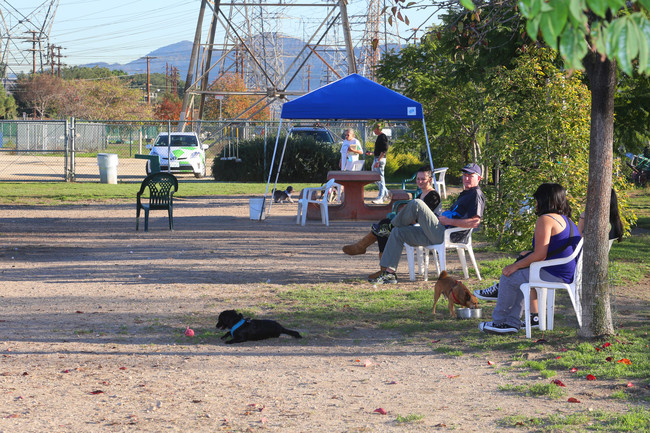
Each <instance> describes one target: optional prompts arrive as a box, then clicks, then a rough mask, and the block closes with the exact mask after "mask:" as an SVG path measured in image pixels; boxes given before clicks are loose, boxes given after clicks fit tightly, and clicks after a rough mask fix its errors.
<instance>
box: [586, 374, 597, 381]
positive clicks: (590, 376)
mask: <svg viewBox="0 0 650 433" xmlns="http://www.w3.org/2000/svg"><path fill="white" fill-rule="evenodd" d="M587 380H596V376H594V375H593V374H588V375H587Z"/></svg>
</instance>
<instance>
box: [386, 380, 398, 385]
mask: <svg viewBox="0 0 650 433" xmlns="http://www.w3.org/2000/svg"><path fill="white" fill-rule="evenodd" d="M387 385H397V382H396V381H394V380H391V381H390V382H388V384H387Z"/></svg>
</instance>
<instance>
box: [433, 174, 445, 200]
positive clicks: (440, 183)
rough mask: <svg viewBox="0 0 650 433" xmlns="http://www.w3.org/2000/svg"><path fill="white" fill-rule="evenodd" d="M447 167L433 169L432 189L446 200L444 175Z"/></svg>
mask: <svg viewBox="0 0 650 433" xmlns="http://www.w3.org/2000/svg"><path fill="white" fill-rule="evenodd" d="M447 170H448V168H447V167H439V168H434V169H433V182H434V184H435V185H434V187H435V188H436V190H437V191H438V192H439V193H440V192H441V191H442V193H441V194H440V195H441V196H442V198H447V185H446V184H445V174H447Z"/></svg>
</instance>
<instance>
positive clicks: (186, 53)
mask: <svg viewBox="0 0 650 433" xmlns="http://www.w3.org/2000/svg"><path fill="white" fill-rule="evenodd" d="M192 45H193V44H192V42H190V41H181V42H177V43H175V44H171V45H167V46H165V47H162V48H158V49H157V50H154V51H152V52H150V53H149V54H147V55H145V56H144V57H141V58H139V59H137V60H133V61H132V62H129V63H126V64H123V65H122V64H120V63H111V64H109V63H105V62H99V63H87V64H85V65H81V66H87V67H90V68H92V67H93V66H99V67H103V68H108V69H111V70H116V69H120V70H122V71H124V72H126V73H127V74H146V73H147V59H146V57H147V56H149V72H150V73H152V74H153V73H155V72H158V73H161V74H164V73H165V72H166V71H167V69H166V68H167V65H169V66H174V67H176V68H178V72H179V74H180V77H179V78H180V79H181V80H185V78H186V77H187V68H188V67H189V64H190V57H191V55H192Z"/></svg>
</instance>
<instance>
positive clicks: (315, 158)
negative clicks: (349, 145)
mask: <svg viewBox="0 0 650 433" xmlns="http://www.w3.org/2000/svg"><path fill="white" fill-rule="evenodd" d="M283 143H284V137H280V141H279V143H278V150H277V154H276V156H275V163H274V169H273V173H276V170H277V167H278V164H279V162H280V158H281V156H282V145H283ZM264 144H265V143H264V139H263V138H256V139H253V140H249V141H245V142H241V143H239V149H238V155H239V158H240V160H241V161H239V162H238V161H235V160H225V159H221V157H220V156H217V157H215V158H214V161H213V163H212V175H213V176H214V179H215V180H220V181H235V182H263V181H265V180H267V178H268V174H269V169H268V167H269V166H270V164H271V159H272V158H273V149H274V147H275V139H274V138H268V139H267V140H266V166H267V167H266V169H265V168H264V154H265V151H264V148H265V145H264ZM339 159H340V153H339V149H338V148H337V147H336V146H332V145H331V144H326V143H320V142H316V141H314V140H313V139H312V138H309V137H300V138H296V139H292V138H290V139H289V141H288V142H287V148H286V151H285V153H284V159H283V161H282V168H281V170H280V177H279V179H281V180H282V182H316V183H319V182H323V181H325V179H326V178H327V172H328V171H330V170H337V169H338V167H339Z"/></svg>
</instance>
